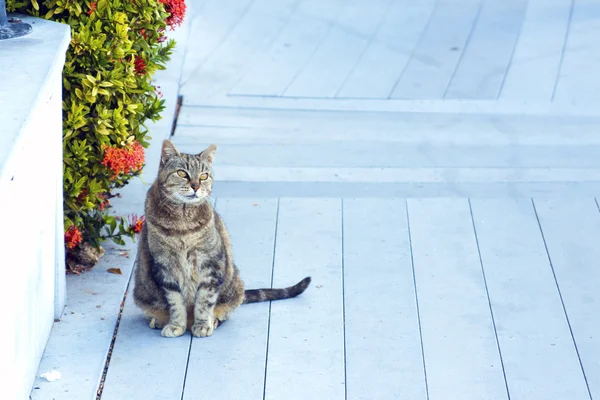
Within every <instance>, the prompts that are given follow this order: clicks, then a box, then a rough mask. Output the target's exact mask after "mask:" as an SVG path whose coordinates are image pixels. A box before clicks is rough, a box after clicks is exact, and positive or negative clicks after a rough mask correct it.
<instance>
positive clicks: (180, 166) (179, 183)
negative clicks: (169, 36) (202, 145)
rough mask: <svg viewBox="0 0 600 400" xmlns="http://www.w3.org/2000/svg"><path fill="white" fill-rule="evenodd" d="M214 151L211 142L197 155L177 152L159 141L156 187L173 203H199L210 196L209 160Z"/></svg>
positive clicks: (211, 183)
mask: <svg viewBox="0 0 600 400" xmlns="http://www.w3.org/2000/svg"><path fill="white" fill-rule="evenodd" d="M216 150H217V145H216V144H211V145H210V146H208V148H207V149H206V150H204V151H203V152H201V153H199V154H185V153H180V152H179V151H178V150H177V149H176V148H175V146H174V145H173V143H171V142H170V141H169V140H165V141H164V142H163V144H162V152H161V156H160V166H159V168H158V182H159V188H160V190H161V191H162V192H163V194H164V195H165V196H166V197H168V198H169V199H170V200H172V201H173V202H176V203H182V204H189V203H200V202H202V201H204V200H205V199H206V198H208V197H209V196H210V192H211V191H212V185H213V176H212V163H213V160H214V157H215V151H216Z"/></svg>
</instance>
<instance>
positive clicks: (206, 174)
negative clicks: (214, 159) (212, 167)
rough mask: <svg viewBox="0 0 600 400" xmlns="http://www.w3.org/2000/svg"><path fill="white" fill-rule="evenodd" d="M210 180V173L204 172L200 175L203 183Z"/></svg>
mask: <svg viewBox="0 0 600 400" xmlns="http://www.w3.org/2000/svg"><path fill="white" fill-rule="evenodd" d="M207 179H208V173H207V172H203V173H201V174H200V180H201V181H205V180H207Z"/></svg>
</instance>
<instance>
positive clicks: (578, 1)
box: [553, 0, 600, 104]
mask: <svg viewBox="0 0 600 400" xmlns="http://www.w3.org/2000/svg"><path fill="white" fill-rule="evenodd" d="M572 13H573V15H572V17H571V24H570V26H569V31H568V33H567V38H566V46H565V49H564V55H563V60H562V64H561V69H560V74H559V75H558V78H557V83H556V91H555V93H554V97H553V100H557V101H567V102H577V103H588V102H592V103H595V104H597V102H598V93H600V80H598V79H597V74H598V70H600V47H599V46H598V40H597V38H598V37H600V4H598V2H597V1H596V0H574V1H573V10H572Z"/></svg>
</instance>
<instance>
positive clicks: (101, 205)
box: [98, 194, 110, 211]
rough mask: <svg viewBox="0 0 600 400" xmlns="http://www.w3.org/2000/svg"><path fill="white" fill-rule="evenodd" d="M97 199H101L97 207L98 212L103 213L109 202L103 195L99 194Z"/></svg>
mask: <svg viewBox="0 0 600 400" xmlns="http://www.w3.org/2000/svg"><path fill="white" fill-rule="evenodd" d="M98 197H100V199H102V202H101V203H100V204H99V205H98V208H99V209H100V211H104V209H105V208H106V207H108V206H110V201H109V200H108V199H107V198H106V197H105V196H104V195H103V194H99V195H98Z"/></svg>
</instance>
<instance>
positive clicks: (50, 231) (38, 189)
mask: <svg viewBox="0 0 600 400" xmlns="http://www.w3.org/2000/svg"><path fill="white" fill-rule="evenodd" d="M22 19H23V20H25V21H28V22H31V21H33V20H34V19H32V18H25V17H22ZM33 27H34V28H33V32H32V33H31V34H30V35H29V36H26V37H24V38H19V39H11V40H8V41H6V40H5V41H0V88H1V90H0V228H1V229H0V268H1V272H0V273H1V274H2V275H1V276H2V278H1V279H0V304H1V305H2V307H3V309H2V322H3V323H2V327H1V328H0V360H1V361H2V364H3V365H2V370H1V373H0V388H2V389H1V391H2V395H1V396H0V397H2V398H6V399H18V400H19V399H27V398H28V396H29V393H30V390H31V385H32V383H33V380H34V378H35V374H36V372H37V367H38V364H39V360H40V358H41V355H42V353H43V351H44V347H45V345H46V341H47V339H48V336H49V334H50V330H51V328H52V324H53V322H54V319H55V316H60V314H61V313H62V308H63V307H64V302H65V289H64V287H65V286H64V254H63V233H62V232H63V228H62V219H63V218H62V110H61V105H62V99H61V96H62V67H63V64H64V55H65V51H66V48H67V46H68V43H69V32H70V30H69V28H68V27H66V26H64V25H60V24H56V23H52V22H49V21H44V20H39V19H35V24H34V25H33Z"/></svg>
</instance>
